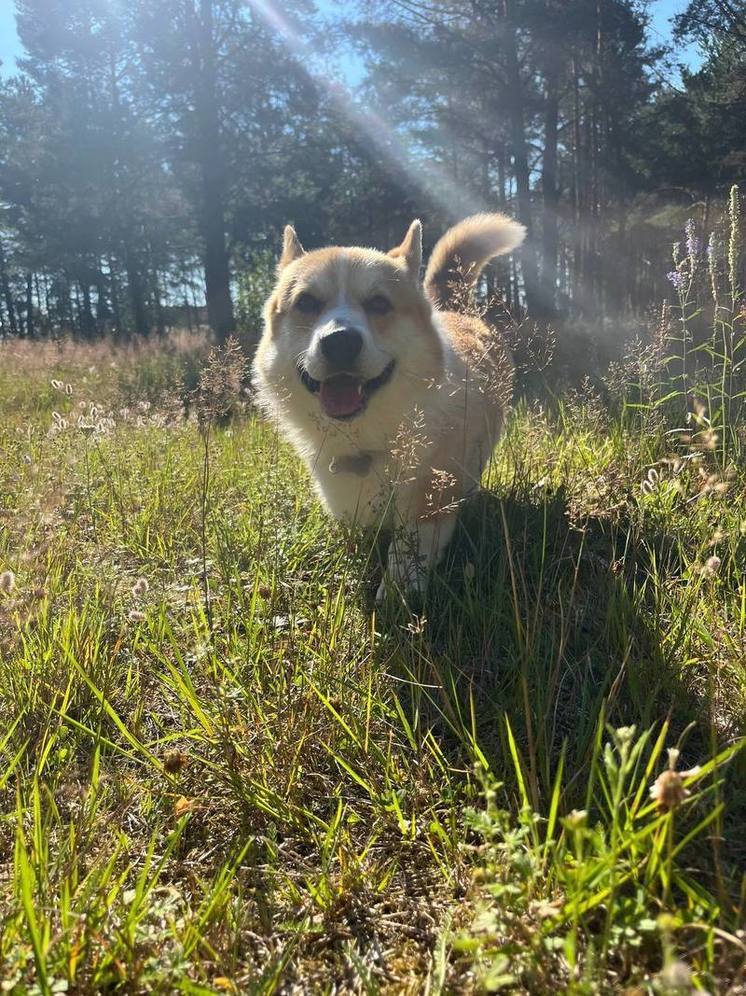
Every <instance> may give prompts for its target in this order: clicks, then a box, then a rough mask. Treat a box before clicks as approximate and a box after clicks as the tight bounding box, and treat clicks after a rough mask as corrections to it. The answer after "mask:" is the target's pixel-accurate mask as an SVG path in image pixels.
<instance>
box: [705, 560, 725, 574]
mask: <svg viewBox="0 0 746 996" xmlns="http://www.w3.org/2000/svg"><path fill="white" fill-rule="evenodd" d="M721 564H722V560H721V559H720V557H714V556H713V557H708V558H707V560H706V561H705V567H704V573H705V574H706V575H707V576H708V577H714V576H715V575H716V574H717V573H718V571H719V570H720V565H721Z"/></svg>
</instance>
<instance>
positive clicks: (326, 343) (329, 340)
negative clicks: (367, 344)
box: [321, 329, 363, 368]
mask: <svg viewBox="0 0 746 996" xmlns="http://www.w3.org/2000/svg"><path fill="white" fill-rule="evenodd" d="M362 348H363V337H362V335H361V334H360V333H359V332H358V330H357V329H337V330H336V331H334V332H328V333H327V334H326V335H325V336H324V338H323V339H322V340H321V352H322V353H323V354H324V357H325V359H327V360H329V362H330V363H333V364H334V366H335V367H340V368H343V367H348V366H349V365H350V364H351V363H352V362H353V360H355V359H356V357H357V355H358V353H359V352H360V350H361V349H362Z"/></svg>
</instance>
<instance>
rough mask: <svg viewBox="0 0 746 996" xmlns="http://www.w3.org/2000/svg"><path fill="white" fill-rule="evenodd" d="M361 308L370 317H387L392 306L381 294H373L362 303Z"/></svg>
mask: <svg viewBox="0 0 746 996" xmlns="http://www.w3.org/2000/svg"><path fill="white" fill-rule="evenodd" d="M363 307H364V308H365V310H366V311H369V312H370V313H371V314H372V315H387V314H388V313H389V311H391V309H392V308H393V307H394V306H393V304H392V303H391V301H389V299H388V298H387V297H384V296H383V294H374V295H373V297H369V298H368V300H367V301H365V302H364V304H363Z"/></svg>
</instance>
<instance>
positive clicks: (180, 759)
mask: <svg viewBox="0 0 746 996" xmlns="http://www.w3.org/2000/svg"><path fill="white" fill-rule="evenodd" d="M188 763H189V757H188V755H187V754H185V753H184V751H183V750H170V751H169V752H168V754H166V756H165V757H164V758H163V767H164V768H165V770H166V771H167V772H168V773H169V774H170V775H173V774H175V773H176V772H177V771H181V769H182V768H185V767H186V766H187V764H188Z"/></svg>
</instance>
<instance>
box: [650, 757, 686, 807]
mask: <svg viewBox="0 0 746 996" xmlns="http://www.w3.org/2000/svg"><path fill="white" fill-rule="evenodd" d="M689 795H691V793H690V792H689V789H686V788H684V779H683V778H682V777H681V775H680V774H679V773H678V771H671V769H670V768H667V769H666V770H665V771H663V772H661V774H660V775H658V777H657V778H656V779H655V783H654V784H653V785H652V786H651V789H650V798H651V799H654V800H655V801H656V802H657V803H658V809H661V810H663V811H664V812H668V811H669V810H671V809H676V807H677V806H680V805H681V803H682V802H683V801H684V799H686V798H687V796H689Z"/></svg>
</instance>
